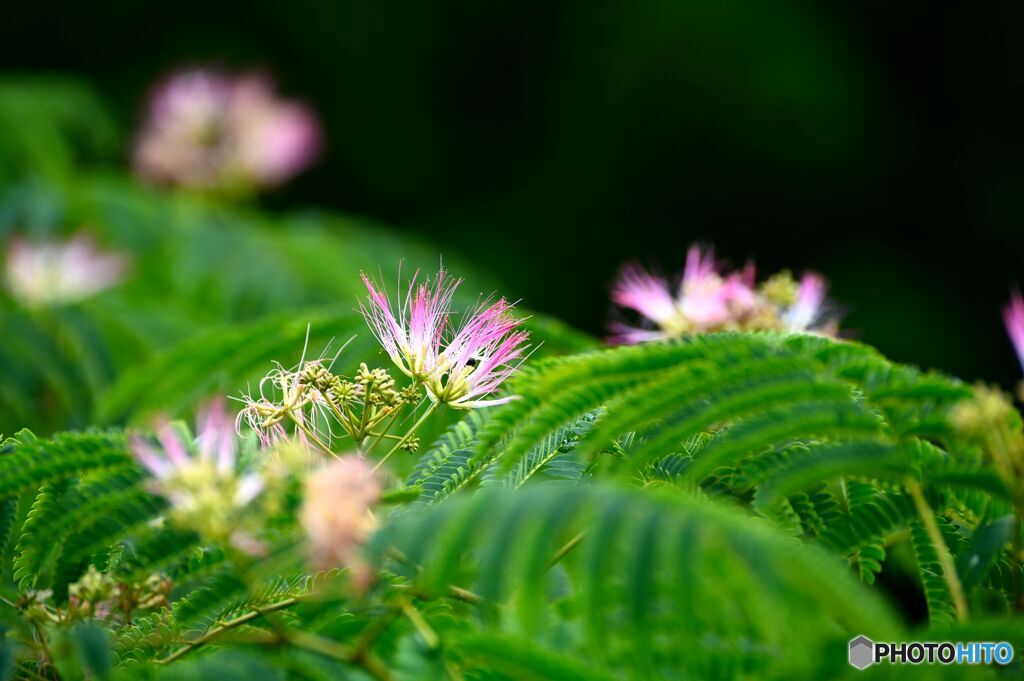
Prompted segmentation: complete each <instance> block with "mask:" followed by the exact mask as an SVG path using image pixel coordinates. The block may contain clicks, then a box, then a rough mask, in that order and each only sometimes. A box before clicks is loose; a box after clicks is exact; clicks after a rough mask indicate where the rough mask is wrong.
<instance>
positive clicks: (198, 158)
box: [134, 69, 321, 193]
mask: <svg viewBox="0 0 1024 681" xmlns="http://www.w3.org/2000/svg"><path fill="white" fill-rule="evenodd" d="M320 146H321V134H320V129H319V125H318V124H317V122H316V119H315V118H314V117H313V115H312V113H311V112H310V111H309V109H308V108H306V107H305V106H304V105H302V104H298V103H296V102H291V101H287V100H282V99H280V98H279V97H277V95H276V94H275V93H274V90H273V86H272V85H271V83H270V82H269V81H268V80H267V79H266V78H264V77H262V76H260V75H256V74H243V75H239V76H235V75H231V74H227V73H223V72H219V71H215V70H209V69H192V70H186V71H181V72H178V73H175V74H173V75H172V76H171V77H169V78H168V79H167V80H166V81H164V82H163V83H162V84H161V85H160V86H158V87H157V89H156V91H155V92H154V94H153V96H152V98H151V100H150V104H149V111H148V118H147V120H146V121H145V123H144V125H143V126H142V129H141V130H140V133H139V135H138V138H137V140H136V144H135V149H134V165H135V168H136V170H137V171H138V172H139V174H141V175H142V176H144V177H146V178H149V179H152V180H155V181H158V182H164V183H168V184H175V185H179V186H183V187H189V188H192V189H200V190H207V191H216V192H228V193H231V192H239V191H246V190H249V189H252V188H258V187H268V186H274V185H277V184H280V183H282V182H284V181H285V180H287V179H288V178H290V177H291V176H292V175H295V174H296V173H298V172H299V171H301V170H303V169H304V168H305V167H306V166H308V165H309V164H310V163H311V162H312V161H313V159H314V158H315V157H316V155H317V154H318V152H319V149H320Z"/></svg>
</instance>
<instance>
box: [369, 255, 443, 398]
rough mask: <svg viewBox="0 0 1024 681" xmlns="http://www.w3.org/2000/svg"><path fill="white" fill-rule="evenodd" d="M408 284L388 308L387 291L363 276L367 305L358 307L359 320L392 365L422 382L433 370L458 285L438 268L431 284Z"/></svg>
mask: <svg viewBox="0 0 1024 681" xmlns="http://www.w3.org/2000/svg"><path fill="white" fill-rule="evenodd" d="M418 276H419V271H417V272H416V274H414V275H413V278H412V281H411V282H409V286H408V289H407V290H406V294H405V297H404V298H402V299H400V300H399V303H398V305H397V306H394V305H392V303H391V300H390V299H389V298H388V294H387V290H386V289H385V288H384V287H383V286H381V285H378V284H375V283H374V282H373V281H372V280H371V279H370V278H369V277H368V276H366V274H363V275H362V277H363V283H364V284H365V285H366V289H367V291H368V292H369V296H368V299H367V300H368V303H369V304H368V305H362V304H361V305H360V309H361V311H362V313H363V317H365V318H366V322H367V324H368V325H369V327H370V330H371V331H372V332H373V334H374V336H376V337H377V340H378V341H379V342H380V344H381V346H382V347H383V348H384V351H385V352H387V353H388V356H389V357H391V360H392V361H393V362H394V363H395V365H396V366H397V367H398V368H399V369H401V370H402V372H403V373H405V374H406V375H407V376H409V377H410V378H413V379H415V380H418V381H423V380H425V379H426V378H427V376H429V375H430V374H431V373H432V372H434V371H435V370H436V369H437V365H438V358H439V356H440V354H441V342H442V339H443V335H444V333H445V331H446V325H447V324H448V316H449V310H450V308H451V304H452V296H453V295H454V294H455V290H456V289H457V288H458V287H459V285H460V284H461V283H462V280H461V279H452V278H451V277H449V276H448V274H447V273H446V272H445V271H444V269H441V270H440V271H439V272H438V273H437V277H435V278H434V280H433V282H432V283H431V282H430V281H429V280H426V281H422V282H420V283H417V282H416V279H417V277H418Z"/></svg>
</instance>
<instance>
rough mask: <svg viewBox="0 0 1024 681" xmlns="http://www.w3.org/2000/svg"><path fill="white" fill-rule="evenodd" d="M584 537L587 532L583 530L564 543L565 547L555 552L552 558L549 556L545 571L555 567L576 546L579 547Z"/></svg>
mask: <svg viewBox="0 0 1024 681" xmlns="http://www.w3.org/2000/svg"><path fill="white" fill-rule="evenodd" d="M585 536H587V531H586V530H584V531H582V532H580V533H579V534H577V535H576V536H575V537H573V538H572V539H570V540H569V541H567V542H566V543H565V545H564V546H562V548H560V549H558V550H557V551H555V554H554V555H553V556H551V559H550V560H548V565H547V569H548V570H550V569H551V568H553V567H554V566H555V565H557V564H558V563H559V561H561V560H562V559H563V558H565V557H566V556H568V555H569V554H570V553H571V552H572V550H573V549H575V548H576V547H577V546H579V544H580V542H581V541H583V537H585Z"/></svg>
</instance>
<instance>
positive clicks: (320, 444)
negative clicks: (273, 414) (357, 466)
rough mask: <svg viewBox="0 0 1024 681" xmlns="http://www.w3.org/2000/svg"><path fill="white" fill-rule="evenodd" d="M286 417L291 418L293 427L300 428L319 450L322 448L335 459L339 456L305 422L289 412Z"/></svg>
mask: <svg viewBox="0 0 1024 681" xmlns="http://www.w3.org/2000/svg"><path fill="white" fill-rule="evenodd" d="M288 417H289V418H291V420H292V422H293V423H295V427H296V428H298V429H299V430H301V431H302V432H303V433H305V435H306V437H308V438H309V439H310V440H312V441H313V444H315V445H316V446H317V447H319V448H320V449H321V450H323V451H324V453H326V454H330V455H331V456H333V457H334V458H335V459H337V458H339V457H338V455H337V454H335V453H334V452H333V451H332V450H331V448H330V447H328V446H327V445H326V444H324V443H323V441H322V440H321V439H320V438H319V437H317V435H316V433H314V432H313V431H312V430H310V429H309V428H308V427H307V426H306V424H304V423H303V422H302V421H300V420H299V419H297V418H295V415H294V414H291V413H289V414H288Z"/></svg>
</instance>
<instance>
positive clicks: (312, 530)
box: [300, 454, 381, 569]
mask: <svg viewBox="0 0 1024 681" xmlns="http://www.w3.org/2000/svg"><path fill="white" fill-rule="evenodd" d="M380 494H381V487H380V482H379V481H378V480H377V478H376V477H375V476H374V474H373V468H372V467H371V466H370V464H368V463H367V462H366V460H365V459H363V458H362V457H359V456H356V455H354V454H353V455H348V456H344V457H341V458H340V459H337V460H334V461H331V462H330V463H329V464H327V465H326V466H324V467H323V468H321V469H320V470H318V471H316V472H315V473H312V474H310V475H309V477H307V478H306V485H305V500H304V502H303V505H302V511H301V514H300V522H301V523H302V528H303V529H304V530H305V532H306V537H307V539H308V541H309V547H310V551H311V553H312V557H313V561H314V563H316V564H317V565H318V566H319V567H321V568H324V569H327V568H331V567H355V564H356V562H357V558H356V551H357V550H358V548H359V547H360V546H361V545H362V544H363V542H364V541H365V540H366V538H367V537H368V536H369V535H370V533H371V532H372V531H373V529H374V527H375V525H376V523H375V520H374V518H373V515H372V514H371V513H370V508H371V507H372V506H373V505H374V504H375V503H377V501H379V500H380Z"/></svg>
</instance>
